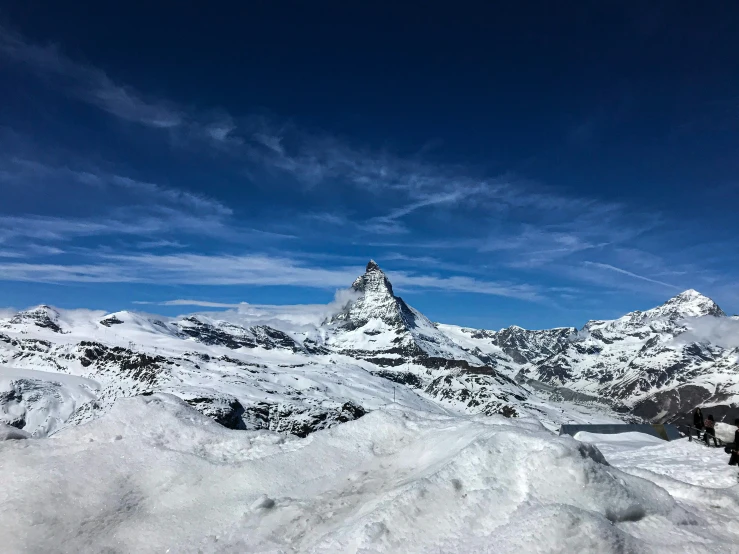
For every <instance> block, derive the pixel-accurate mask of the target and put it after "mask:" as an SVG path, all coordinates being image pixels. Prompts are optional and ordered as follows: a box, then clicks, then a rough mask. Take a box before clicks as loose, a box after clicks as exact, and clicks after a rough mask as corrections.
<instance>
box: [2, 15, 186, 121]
mask: <svg viewBox="0 0 739 554" xmlns="http://www.w3.org/2000/svg"><path fill="white" fill-rule="evenodd" d="M0 53H2V54H3V55H4V56H5V57H6V58H8V59H10V60H12V61H14V62H17V63H20V64H23V65H24V66H25V67H27V68H28V69H30V70H31V71H33V72H34V73H35V74H37V75H38V76H39V77H41V78H43V79H47V80H51V81H53V83H54V84H55V85H56V86H58V87H60V88H61V89H63V90H65V91H66V92H67V93H69V94H72V95H74V96H76V97H78V98H80V99H81V100H84V101H85V102H87V103H89V104H92V105H94V106H96V107H98V108H100V109H102V110H104V111H106V112H108V113H110V114H113V115H115V116H117V117H119V118H121V119H125V120H128V121H132V122H135V123H140V124H142V125H146V126H149V127H155V128H162V129H168V128H172V127H177V126H179V125H182V124H183V123H184V114H183V113H181V112H180V111H179V110H177V109H176V108H174V107H173V106H170V105H167V104H166V103H163V102H162V101H159V100H151V99H144V98H142V97H141V96H140V94H139V93H137V92H136V91H134V90H132V89H130V88H128V87H125V86H123V85H120V84H117V83H115V82H114V81H113V80H112V79H111V78H110V77H108V75H107V74H106V73H105V72H104V71H102V70H100V69H98V68H96V67H94V66H92V65H87V64H83V63H79V62H75V61H73V60H71V59H70V58H68V57H67V56H65V55H64V54H63V53H62V52H61V51H60V49H59V48H58V47H56V46H54V45H44V46H42V45H37V44H33V43H30V42H28V41H27V40H26V39H25V38H24V37H23V36H22V35H20V34H19V33H17V32H15V31H13V30H11V29H8V28H7V27H3V26H0Z"/></svg>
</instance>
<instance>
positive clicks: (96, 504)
mask: <svg viewBox="0 0 739 554" xmlns="http://www.w3.org/2000/svg"><path fill="white" fill-rule="evenodd" d="M0 436H2V435H0ZM578 438H580V439H581V440H580V441H578V440H575V439H573V438H570V437H557V436H555V435H554V434H552V433H551V432H550V431H548V430H546V429H545V428H544V427H542V426H541V424H540V423H539V422H538V421H536V420H533V419H506V418H503V417H501V416H494V417H476V416H463V415H443V414H438V413H437V414H431V413H427V412H421V411H415V410H411V409H408V408H403V407H393V406H392V405H391V406H387V407H385V408H383V409H379V410H376V411H374V412H372V413H370V414H368V415H366V416H365V417H363V418H361V419H359V420H356V421H353V422H349V423H346V424H343V425H339V426H337V427H334V428H331V429H329V430H324V431H319V432H316V433H314V434H311V435H310V436H308V437H307V438H304V439H299V438H295V437H288V436H284V435H279V434H276V433H272V432H268V431H232V430H229V429H226V428H224V427H222V426H220V425H218V424H217V423H215V422H214V421H212V420H211V419H209V418H207V417H205V416H203V415H201V414H200V413H199V412H197V411H195V410H194V409H192V408H190V407H189V406H188V405H186V404H185V403H184V402H182V401H181V400H179V399H178V398H176V397H174V396H170V395H166V394H155V395H153V396H146V397H142V396H139V397H134V398H125V399H119V400H118V401H117V402H116V403H115V405H114V407H113V408H112V410H111V411H110V412H109V413H107V414H106V415H104V416H103V417H102V418H100V419H98V420H94V421H91V422H89V423H87V424H85V425H81V426H78V427H70V428H67V429H64V430H62V431H61V432H59V433H57V434H56V435H54V436H52V437H50V438H45V439H33V438H29V439H26V440H6V441H1V442H0V475H2V476H3V485H2V487H0V545H2V547H1V549H2V551H3V552H21V551H23V552H200V551H202V552H243V551H246V552H671V553H676V552H739V523H737V522H739V486H738V485H737V478H736V474H737V471H736V468H732V467H729V466H728V465H726V462H727V456H726V454H725V453H724V452H723V450H722V449H709V448H706V447H704V446H701V445H698V444H696V443H689V442H687V441H686V440H680V441H675V442H671V443H667V442H661V441H657V440H655V439H653V438H651V437H645V436H640V437H633V436H626V437H624V436H618V437H614V436H601V435H581V436H579V437H578Z"/></svg>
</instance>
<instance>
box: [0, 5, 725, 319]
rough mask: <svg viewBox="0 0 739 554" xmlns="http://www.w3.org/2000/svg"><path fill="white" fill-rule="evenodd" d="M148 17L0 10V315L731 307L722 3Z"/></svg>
mask: <svg viewBox="0 0 739 554" xmlns="http://www.w3.org/2000/svg"><path fill="white" fill-rule="evenodd" d="M154 4H155V5H154V6H152V5H150V4H144V3H136V2H133V3H126V4H125V6H124V5H123V4H120V5H118V6H107V7H106V6H105V5H101V4H100V3H99V2H96V3H88V2H75V3H74V5H73V6H70V5H63V4H62V3H58V2H43V1H37V2H28V3H6V2H2V3H0V80H1V82H2V83H3V84H4V86H2V87H0V197H1V198H2V201H1V202H0V280H1V282H0V305H6V306H15V307H26V306H29V305H34V304H38V303H42V302H43V303H50V304H54V305H57V306H61V307H87V308H97V309H105V310H110V311H113V310H119V309H137V308H138V309H141V308H142V304H140V302H147V303H153V304H154V305H155V306H152V304H148V305H146V309H149V310H151V311H159V312H164V313H172V314H174V313H181V312H183V311H188V310H195V309H198V307H197V304H198V303H201V304H223V305H224V306H225V305H229V304H234V303H238V302H249V303H254V304H294V303H325V302H329V301H330V300H331V299H332V298H333V295H334V293H335V291H336V289H338V288H341V287H345V286H348V285H349V284H350V283H351V282H352V280H353V279H354V277H355V276H356V275H357V274H359V273H361V272H362V271H363V267H364V265H365V264H366V262H367V260H368V259H369V258H374V259H376V260H377V261H378V263H380V265H381V266H382V267H383V269H385V270H386V271H387V273H388V274H389V276H390V278H391V280H392V281H393V284H394V286H395V289H396V291H397V292H398V293H400V294H402V295H403V296H404V298H406V300H407V301H409V303H411V304H412V305H414V306H415V307H417V308H419V309H420V310H421V311H423V312H424V313H425V314H426V315H428V316H429V317H431V318H432V319H435V320H439V321H444V322H449V323H458V324H463V325H470V326H478V327H490V328H497V327H501V326H506V325H510V324H518V325H521V326H525V327H532V328H539V327H550V326H557V325H576V326H580V325H582V324H583V323H584V322H585V321H587V320H588V319H594V318H609V317H615V316H618V315H621V314H623V313H625V312H627V311H631V310H634V309H645V308H649V307H651V306H653V305H656V304H658V303H661V302H662V301H664V300H665V299H667V298H669V297H670V296H673V295H674V294H676V293H678V292H680V291H682V290H684V289H687V288H695V289H697V290H699V291H701V292H703V293H704V294H707V295H709V296H711V297H712V298H714V299H715V300H716V301H717V302H718V303H719V304H720V305H721V306H722V307H723V308H724V309H725V310H726V311H727V312H729V313H735V312H737V311H739V287H738V286H737V281H738V279H737V270H738V268H739V248H737V231H739V222H738V220H739V218H737V217H736V207H737V205H738V203H739V182H737V179H736V174H737V169H739V157H738V156H737V144H738V141H737V139H739V126H738V123H739V67H738V66H739V59H737V57H736V55H735V53H736V52H737V51H738V50H739V34H737V33H736V32H735V29H736V24H737V23H739V17H738V16H739V8H736V7H734V6H733V4H728V3H725V4H721V5H719V4H716V5H700V6H698V5H694V4H693V3H689V2H654V3H649V7H644V6H643V4H644V3H629V5H628V6H623V5H621V4H620V3H610V2H606V3H602V2H598V3H596V2H593V3H590V2H585V3H583V4H581V5H578V6H577V9H573V11H568V9H567V8H565V7H563V6H561V5H557V6H555V5H554V4H551V3H548V2H522V3H520V4H517V5H516V6H507V7H497V8H494V7H490V6H488V5H487V4H486V3H475V4H472V3H469V4H465V3H463V4H461V5H459V6H457V5H455V6H453V7H452V6H451V5H450V4H448V3H443V4H441V3H440V4H438V5H437V4H434V3H429V4H426V5H425V7H424V8H423V10H420V9H418V8H417V7H412V6H410V3H409V5H408V6H406V7H403V6H396V5H393V4H392V3H387V4H385V3H377V4H373V5H372V7H369V6H365V7H358V6H356V5H355V6H346V5H344V4H345V3H338V2H326V3H321V4H315V3H305V2H301V3H293V2H271V3H270V2H248V3H243V5H242V6H240V7H236V3H232V2H231V3H223V4H219V3H218V2H213V3H211V4H209V5H208V9H207V10H203V9H199V10H195V9H192V8H188V7H183V6H182V5H181V3H171V4H168V3H165V2H159V3H154ZM178 300H190V301H193V306H185V305H183V303H182V302H176V301H178ZM173 301H174V302H173ZM158 303H162V305H159V306H156V304H158ZM167 303H168V304H167ZM172 304H174V305H172Z"/></svg>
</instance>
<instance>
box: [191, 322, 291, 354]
mask: <svg viewBox="0 0 739 554" xmlns="http://www.w3.org/2000/svg"><path fill="white" fill-rule="evenodd" d="M177 325H178V327H179V330H180V332H181V333H182V334H183V335H187V336H188V337H191V338H193V339H195V340H197V341H198V342H202V343H203V344H208V345H217V346H225V347H227V348H231V349H233V350H236V349H238V348H258V347H261V348H264V349H266V350H272V349H273V348H287V349H290V350H293V351H294V352H297V351H300V350H303V348H302V347H301V346H300V345H298V343H297V342H295V340H293V339H292V338H291V337H290V336H289V335H287V334H286V333H284V332H282V331H279V330H277V329H273V328H272V327H267V326H265V325H257V326H254V327H239V326H238V325H233V324H230V323H226V322H217V323H215V324H214V323H209V322H206V321H201V320H200V319H199V318H197V317H195V316H190V317H185V318H183V319H182V320H180V321H179V322H178V323H177Z"/></svg>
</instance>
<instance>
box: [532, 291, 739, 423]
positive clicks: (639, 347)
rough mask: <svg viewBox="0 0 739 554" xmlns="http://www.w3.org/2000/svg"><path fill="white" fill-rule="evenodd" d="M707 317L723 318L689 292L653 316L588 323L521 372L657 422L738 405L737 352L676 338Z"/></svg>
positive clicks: (706, 301) (650, 312) (648, 313)
mask: <svg viewBox="0 0 739 554" xmlns="http://www.w3.org/2000/svg"><path fill="white" fill-rule="evenodd" d="M705 317H707V318H725V317H726V315H725V314H724V312H723V311H722V310H721V308H719V307H718V306H717V305H716V303H715V302H713V301H712V300H711V299H710V298H707V297H705V296H703V295H701V294H700V293H698V292H696V291H694V290H688V291H685V292H683V293H681V294H679V295H677V296H675V297H674V298H671V299H670V300H668V301H667V302H665V303H664V304H662V305H661V306H658V307H656V308H653V309H651V310H646V311H643V312H642V311H636V312H631V313H629V314H626V315H625V316H623V317H621V318H619V319H617V320H612V321H589V322H588V323H587V324H586V325H585V326H584V327H583V328H582V330H580V331H579V332H578V333H577V334H576V335H575V336H573V337H572V338H571V339H570V340H569V341H568V343H566V344H565V346H564V348H563V349H562V350H561V351H560V352H559V353H555V354H553V355H552V356H550V357H548V358H547V359H545V360H543V361H540V362H534V363H532V364H531V365H529V366H527V367H526V368H525V370H524V371H525V373H526V374H527V375H529V376H531V377H533V378H535V379H538V380H540V381H543V382H545V383H551V384H555V385H564V386H566V387H568V388H571V389H574V390H577V391H581V392H585V393H588V394H593V395H598V396H602V397H605V398H612V399H617V400H620V401H622V402H624V403H626V404H627V405H631V406H633V407H634V413H635V414H636V415H640V416H642V417H645V418H647V419H649V420H653V421H656V422H663V421H667V420H669V419H670V418H671V417H672V416H674V415H675V414H677V413H679V412H683V411H686V410H690V409H692V408H693V407H695V406H697V405H699V404H703V403H708V404H711V403H717V402H722V401H726V400H727V399H729V398H734V399H735V400H733V401H734V402H735V401H736V399H737V398H739V397H737V395H738V394H739V380H738V379H737V371H739V365H737V360H738V358H737V353H736V349H735V350H727V349H725V348H722V347H720V346H716V345H712V344H709V343H696V342H690V341H683V340H682V339H681V335H682V334H683V333H685V331H687V330H688V329H689V327H690V325H691V324H692V323H691V322H692V321H695V318H705ZM719 391H723V392H721V393H719Z"/></svg>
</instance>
